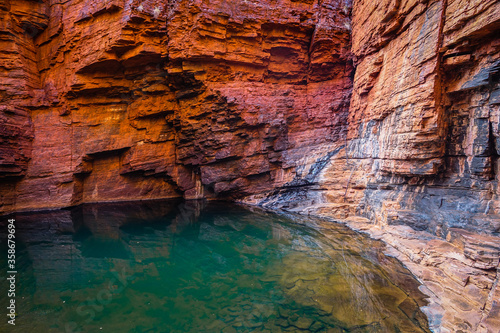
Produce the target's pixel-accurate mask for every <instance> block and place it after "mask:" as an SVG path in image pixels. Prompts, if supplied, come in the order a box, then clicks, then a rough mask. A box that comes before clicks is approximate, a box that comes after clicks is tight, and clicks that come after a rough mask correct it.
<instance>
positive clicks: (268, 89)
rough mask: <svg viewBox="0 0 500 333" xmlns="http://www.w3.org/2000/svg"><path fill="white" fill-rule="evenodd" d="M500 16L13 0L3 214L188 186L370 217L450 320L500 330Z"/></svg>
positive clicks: (424, 1) (2, 31)
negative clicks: (499, 179)
mask: <svg viewBox="0 0 500 333" xmlns="http://www.w3.org/2000/svg"><path fill="white" fill-rule="evenodd" d="M499 13H500V3H499V2H498V1H495V0H483V1H478V0H477V1H476V0H474V1H461V0H441V1H432V0H420V1H417V0H408V1H399V0H384V1H368V0H355V1H354V2H353V3H352V4H351V1H349V0H343V1H341V0H323V1H312V0H311V1H309V0H303V1H298V0H295V1H289V0H282V1H270V0H269V1H204V0H195V1H187V0H181V1H167V0H163V1H159V0H157V1H149V0H143V1H138V0H133V1H132V0H108V1H102V0H100V1H97V0H69V1H64V2H63V1H57V0H38V1H36V0H16V1H13V0H0V17H1V21H0V23H1V24H0V43H1V45H2V48H0V92H1V93H0V123H1V124H2V126H1V127H0V142H1V145H0V178H1V180H0V181H1V183H0V211H1V212H9V211H15V210H26V209H39V208H57V207H66V206H70V205H76V204H79V203H85V202H96V201H117V200H130V199H132V198H133V199H153V198H168V197H184V198H186V199H194V198H208V199H211V198H224V199H230V200H237V201H243V202H247V203H252V204H259V205H261V206H264V207H269V208H281V209H286V210H292V211H298V212H302V213H310V214H314V215H321V216H328V217H332V218H335V219H348V220H351V221H352V220H356V221H359V220H360V218H361V219H363V218H364V219H367V220H363V221H364V222H363V223H361V224H359V223H358V224H359V225H360V228H363V229H366V230H370V232H371V233H372V234H373V235H375V236H377V237H381V238H382V239H384V240H385V241H386V242H388V243H389V244H391V245H392V246H393V248H394V249H397V251H398V252H397V253H399V254H398V255H399V256H400V258H402V260H403V261H404V262H406V263H407V265H408V266H409V267H410V268H411V269H412V271H413V272H414V273H415V274H416V276H418V277H419V278H420V279H421V280H422V281H423V282H424V284H425V285H426V287H427V288H428V290H429V294H432V293H434V295H435V297H434V298H433V299H434V301H435V304H437V305H436V307H435V308H433V310H432V311H435V309H436V308H439V307H441V310H440V312H432V311H431V310H429V312H428V313H429V315H430V317H431V318H432V314H434V313H438V314H442V315H443V316H442V317H440V318H438V317H436V318H434V319H435V320H434V329H435V331H439V330H441V331H442V332H447V331H457V330H461V331H464V332H480V331H484V332H487V331H488V330H489V331H491V332H495V331H498V329H499V327H500V324H499V323H498V319H495V318H498V317H499V313H500V297H499V294H498V290H499V289H498V288H499V287H498V275H499V274H498V270H499V266H498V259H499V257H500V245H499V244H500V241H499V238H498V237H499V236H500V218H499V215H498V214H499V210H500V201H499V200H498V191H499V189H498V186H497V185H498V178H499V174H500V172H499V171H500V165H499V163H498V156H499V155H500V140H499V137H500V125H499V122H500V120H499V119H500V109H499V108H500V107H499V105H500V85H499V77H500V60H499V59H500V39H499V38H498V36H499V35H500V34H499V32H500V14H499ZM367 221H370V222H369V223H368V222H367ZM351 224H352V223H351ZM446 256H448V257H449V260H444V259H443V258H446ZM464 300H465V301H464Z"/></svg>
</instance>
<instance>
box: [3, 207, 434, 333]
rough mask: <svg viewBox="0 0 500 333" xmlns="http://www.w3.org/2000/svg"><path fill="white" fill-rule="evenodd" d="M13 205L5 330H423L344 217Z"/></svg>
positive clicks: (398, 274)
mask: <svg viewBox="0 0 500 333" xmlns="http://www.w3.org/2000/svg"><path fill="white" fill-rule="evenodd" d="M12 217H13V218H15V219H16V246H17V258H16V259H17V262H16V268H17V271H18V274H17V281H16V289H17V290H16V304H17V308H16V312H17V318H16V326H11V325H8V324H7V319H6V318H5V316H4V320H3V322H2V323H0V330H1V331H2V332H3V331H6V332H429V329H428V324H427V318H426V317H425V315H424V314H423V313H422V312H421V311H420V308H419V307H420V306H423V305H425V301H424V299H423V295H422V294H421V293H420V292H419V291H418V286H419V285H418V283H417V281H416V280H415V279H414V278H413V276H412V275H411V274H410V273H409V271H407V270H406V269H405V268H404V267H403V266H402V265H401V264H400V263H399V262H398V261H397V260H396V259H394V258H391V257H388V256H386V255H384V253H383V251H384V245H383V244H382V243H381V242H379V241H375V240H372V239H369V238H367V237H366V236H364V235H362V234H359V233H356V232H354V231H352V230H351V229H348V228H347V227H345V226H343V225H340V224H336V223H330V222H328V223H325V221H321V220H318V219H314V218H307V217H304V216H297V215H288V214H275V213H270V212H266V211H263V210H259V209H248V208H245V207H241V206H236V205H230V204H220V203H219V204H217V203H210V204H205V203H202V202H173V201H154V202H141V203H120V204H99V205H84V206H80V207H77V208H73V209H71V210H60V211H52V212H38V213H29V214H28V213H25V214H16V215H14V216H11V217H10V218H12ZM6 222H7V217H4V218H3V220H2V228H1V230H2V234H1V235H0V236H1V245H0V246H1V248H2V253H5V254H7V245H6V230H7V227H6ZM319 222H320V223H319ZM325 225H327V227H325ZM0 265H1V267H2V276H1V281H2V282H1V283H2V289H1V294H0V304H3V305H5V304H8V303H7V302H8V301H9V300H8V298H7V292H6V289H7V284H6V271H7V270H6V269H5V268H6V267H7V258H6V255H2V256H0ZM2 308H4V309H5V306H2ZM4 311H5V310H4Z"/></svg>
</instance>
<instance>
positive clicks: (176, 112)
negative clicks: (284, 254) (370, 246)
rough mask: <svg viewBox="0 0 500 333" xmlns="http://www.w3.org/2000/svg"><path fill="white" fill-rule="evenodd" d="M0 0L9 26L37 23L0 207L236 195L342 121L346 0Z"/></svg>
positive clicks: (340, 131)
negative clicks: (22, 130) (9, 178)
mask: <svg viewBox="0 0 500 333" xmlns="http://www.w3.org/2000/svg"><path fill="white" fill-rule="evenodd" d="M4 2H5V6H4V7H5V9H4V11H5V15H7V16H9V15H10V17H13V19H12V20H18V21H19V22H17V21H16V22H17V24H18V25H22V22H23V21H30V20H31V19H32V18H31V17H30V15H32V14H31V13H37V15H42V14H40V13H41V12H43V13H44V15H45V16H43V18H45V21H44V22H43V24H42V23H40V24H38V25H37V27H35V30H36V33H35V34H32V35H31V36H30V35H28V36H24V38H25V39H26V41H25V42H26V43H28V45H29V47H30V50H29V51H30V52H31V53H30V56H31V59H30V61H32V64H31V65H29V66H24V67H22V68H25V70H30V71H32V73H31V74H32V77H26V78H25V80H28V79H31V81H29V82H30V84H31V85H33V87H32V88H31V90H30V92H29V93H30V94H31V95H29V96H27V97H26V99H27V101H28V103H31V104H30V105H29V106H27V107H26V108H25V109H26V110H29V112H28V113H26V112H25V113H24V114H23V115H24V118H23V121H24V122H25V123H26V124H24V123H21V125H22V126H24V127H26V128H30V129H31V130H32V134H31V135H27V137H26V140H25V141H26V142H27V143H26V145H28V143H29V145H31V146H30V147H31V148H26V149H24V148H23V149H20V148H19V147H18V146H17V145H20V143H21V142H24V141H21V140H14V141H13V142H12V143H11V144H9V145H8V147H7V149H9V150H10V151H14V152H16V154H24V155H22V156H23V158H17V160H18V162H17V163H18V164H19V166H18V165H16V166H15V167H16V168H18V169H19V168H22V170H23V171H22V172H21V171H19V175H21V176H23V177H22V178H16V179H15V182H14V181H13V182H11V183H10V185H9V186H8V187H6V186H2V189H1V190H0V193H1V195H2V196H3V200H2V203H3V208H2V209H3V210H12V209H17V210H19V209H32V208H46V207H60V206H68V205H73V204H78V203H81V202H93V201H109V200H131V199H132V200H136V199H148V198H150V199H151V198H163V197H175V196H184V197H186V198H198V197H208V198H210V197H215V196H217V197H226V198H227V197H230V198H240V197H242V196H245V195H248V194H255V193H261V192H266V191H270V190H272V189H274V188H275V187H278V186H280V185H282V184H284V183H285V182H287V181H288V180H289V179H290V177H292V176H290V175H291V174H293V172H294V170H295V168H296V167H297V166H298V162H297V156H300V155H301V154H302V153H303V152H304V151H307V150H308V149H309V147H313V146H318V145H321V144H322V143H325V142H330V141H336V140H339V138H341V137H343V136H344V133H345V131H346V119H347V117H346V115H347V111H348V104H349V98H350V92H351V87H352V80H351V76H352V75H351V73H352V65H351V61H350V59H349V56H350V52H349V50H350V31H349V28H350V26H349V24H350V23H349V22H350V18H349V16H350V4H348V3H344V2H342V1H323V2H322V3H321V4H318V3H316V2H313V1H278V2H277V1H267V2H266V1H260V2H241V3H234V2H228V1H210V2H209V1H194V2H193V1H175V2H174V1H172V2H168V1H118V0H116V1H91V0H86V1H81V0H80V1H77V0H73V1H68V2H65V3H60V2H58V1H38V2H33V1H25V2H23V3H22V4H23V5H21V3H19V2H15V3H14V2H13V1H4ZM26 6H32V7H30V8H28V7H26ZM33 6H38V7H40V8H41V9H39V10H38V9H36V8H34V7H33ZM8 7H9V8H8ZM38 7H37V8H38ZM5 29H6V30H7V31H9V30H8V28H5ZM9 56H13V54H9ZM19 67H20V66H17V68H19ZM2 80H3V79H2ZM19 84H20V85H22V84H23V83H19ZM12 104H13V101H12V100H6V101H5V102H4V105H6V107H10V106H11V105H12ZM8 121H10V122H16V124H17V123H19V121H17V120H15V119H14V118H12V117H11V118H9V120H8ZM30 122H31V123H32V124H33V125H32V126H31V127H30V126H29V125H28V124H29V123H30ZM21 125H18V126H21ZM3 132H4V134H5V136H6V137H8V135H9V133H8V131H3ZM301 149H302V150H301ZM5 155H9V153H8V152H6V153H5ZM28 160H29V161H28ZM6 163H7V162H6ZM13 167H14V166H13ZM8 172H10V173H12V172H13V171H6V172H3V171H2V175H4V174H7V173H8Z"/></svg>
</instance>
